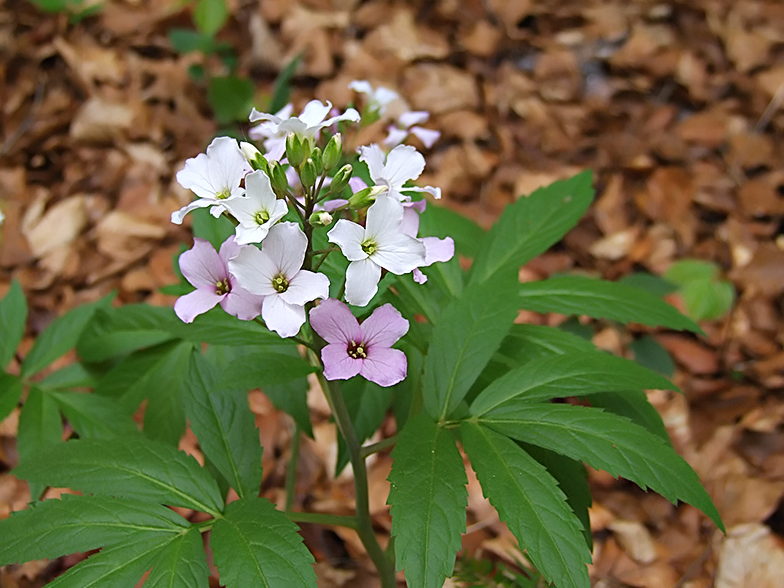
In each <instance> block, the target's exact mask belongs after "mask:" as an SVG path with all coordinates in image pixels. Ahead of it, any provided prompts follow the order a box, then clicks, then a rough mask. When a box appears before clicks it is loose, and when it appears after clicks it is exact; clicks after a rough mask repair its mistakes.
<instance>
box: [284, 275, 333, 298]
mask: <svg viewBox="0 0 784 588" xmlns="http://www.w3.org/2000/svg"><path fill="white" fill-rule="evenodd" d="M280 296H281V298H283V300H285V301H286V302H288V303H289V304H295V305H303V304H305V303H306V302H310V301H311V300H315V299H316V298H328V297H329V278H328V277H327V276H325V275H324V274H318V273H315V272H311V271H308V270H300V271H298V272H297V275H295V276H294V277H293V278H289V287H288V289H287V290H286V291H285V292H282V293H281V295H280Z"/></svg>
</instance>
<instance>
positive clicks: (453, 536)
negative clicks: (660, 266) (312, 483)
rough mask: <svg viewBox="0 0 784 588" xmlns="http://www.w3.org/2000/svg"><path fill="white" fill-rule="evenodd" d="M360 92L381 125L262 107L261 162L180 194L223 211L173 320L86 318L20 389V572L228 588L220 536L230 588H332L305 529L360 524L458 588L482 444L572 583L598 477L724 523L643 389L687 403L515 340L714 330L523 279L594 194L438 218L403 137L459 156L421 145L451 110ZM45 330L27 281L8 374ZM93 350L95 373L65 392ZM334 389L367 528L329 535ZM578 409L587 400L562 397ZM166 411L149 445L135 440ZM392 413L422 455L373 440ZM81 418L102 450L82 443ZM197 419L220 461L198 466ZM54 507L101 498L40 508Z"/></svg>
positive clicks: (197, 210)
mask: <svg viewBox="0 0 784 588" xmlns="http://www.w3.org/2000/svg"><path fill="white" fill-rule="evenodd" d="M352 87H353V88H354V89H355V90H356V91H357V92H359V93H361V94H362V95H363V96H364V97H365V98H363V99H364V101H365V105H364V108H363V109H362V115H360V113H359V112H358V111H357V110H355V109H354V108H348V109H347V110H346V111H344V112H338V111H334V109H333V108H332V105H331V104H330V103H322V102H319V101H316V100H314V101H312V102H309V103H308V104H307V105H306V106H305V107H304V109H303V110H302V111H301V112H300V114H298V115H296V116H295V115H294V114H293V113H294V108H293V106H292V105H288V106H286V107H285V108H283V109H282V110H281V111H279V112H277V113H275V114H268V113H263V112H259V111H257V110H255V109H254V110H253V112H252V113H251V115H250V120H251V122H252V123H254V126H253V127H252V128H251V131H250V137H251V138H252V139H253V140H255V141H257V145H254V144H251V143H249V142H243V143H238V142H237V141H236V140H235V139H233V138H230V137H217V138H215V139H214V140H213V141H212V142H211V143H210V145H209V146H208V147H207V148H206V152H205V153H202V154H199V155H197V156H196V157H195V158H193V159H189V160H188V161H187V162H186V163H185V166H184V168H183V169H182V170H180V171H179V172H178V173H177V181H178V182H179V183H180V184H181V185H182V186H184V187H185V188H187V189H190V190H191V191H192V192H193V193H194V194H195V196H196V198H195V199H194V200H193V201H192V202H190V203H188V204H187V205H186V206H184V207H183V208H181V209H180V210H178V211H175V212H174V213H173V214H172V222H174V223H177V224H179V223H182V222H183V220H184V218H185V217H186V215H188V214H189V213H193V215H194V217H195V218H194V221H193V224H194V231H195V233H196V238H195V239H194V244H193V247H192V248H191V249H189V250H187V251H184V252H183V253H182V254H181V255H180V256H179V260H178V268H179V270H180V271H181V276H182V282H181V283H180V284H179V285H177V286H173V287H172V290H171V291H177V292H179V293H180V294H181V296H180V297H179V299H178V300H177V302H176V303H175V305H174V310H173V312H172V310H171V309H166V308H159V307H151V306H147V305H127V306H123V307H117V308H113V307H112V306H111V300H110V299H105V300H103V301H99V302H98V303H95V304H93V305H91V306H89V307H87V306H85V307H80V308H77V309H75V310H74V311H72V312H71V313H68V314H66V315H65V316H63V317H61V318H60V319H58V321H55V323H54V324H53V325H52V326H51V327H50V329H49V330H47V331H45V332H44V333H43V334H42V335H41V336H40V337H39V338H38V340H37V341H36V344H35V346H34V347H33V349H32V350H31V351H30V352H29V353H28V354H27V355H26V357H24V360H23V361H22V362H21V369H20V373H19V374H13V375H12V374H9V373H6V374H3V375H2V378H3V379H2V384H3V387H2V392H1V393H0V394H2V396H0V416H5V414H7V413H8V412H9V411H10V410H11V408H13V407H14V406H16V405H17V403H18V402H19V401H20V398H21V397H22V396H23V394H24V391H25V390H26V401H25V403H24V407H23V410H22V416H21V418H20V424H19V455H20V463H19V465H18V467H17V468H16V469H15V470H14V473H15V474H16V475H17V476H19V477H20V478H23V479H25V480H27V481H28V482H29V483H30V485H31V492H32V494H33V502H32V504H31V505H30V508H29V509H27V510H24V511H21V512H17V513H14V514H13V515H12V516H11V517H10V518H8V519H7V520H4V521H1V522H0V536H2V537H3V541H2V543H0V564H13V563H16V562H21V561H25V560H29V559H39V558H54V557H59V556H62V555H64V554H68V553H73V552H85V551H91V550H95V549H100V551H99V552H98V553H95V554H94V555H91V556H90V557H89V558H87V559H86V560H84V561H83V562H81V563H79V564H78V565H76V566H74V567H73V568H71V569H70V570H68V571H67V572H66V573H64V574H63V575H62V576H60V577H58V578H57V579H55V580H54V581H53V582H52V583H51V584H50V586H56V587H59V588H64V587H74V588H76V587H78V588H84V587H85V586H133V585H136V583H137V582H138V581H139V580H140V578H142V576H143V575H144V574H148V575H147V576H146V580H145V584H144V585H145V586H153V587H157V586H167V587H183V588H186V587H187V588H205V587H207V586H208V576H209V569H208V567H207V563H206V559H205V554H204V540H208V541H209V545H210V548H211V551H212V553H213V555H214V561H215V565H216V567H217V569H218V572H219V574H220V581H221V583H222V584H223V585H224V586H227V587H229V588H233V587H237V588H239V587H242V588H246V587H248V586H272V587H278V586H285V587H286V588H293V587H295V586H307V587H314V586H316V577H315V574H314V571H313V568H312V564H313V556H312V555H311V554H310V553H309V551H308V550H307V548H306V547H305V546H304V544H303V542H302V540H301V537H300V536H299V535H298V533H297V530H298V528H297V525H296V523H297V522H310V523H317V524H324V525H344V526H347V527H350V528H352V529H355V530H356V531H357V533H358V535H359V537H360V539H361V541H362V543H363V545H364V546H365V549H366V550H367V553H368V556H369V557H370V559H371V560H372V561H373V563H374V564H375V566H376V568H377V570H378V574H379V578H380V581H381V584H382V586H384V587H385V588H388V587H392V586H395V585H396V580H395V573H396V571H402V572H403V574H404V576H405V580H406V582H407V584H408V585H409V586H410V587H427V588H430V587H435V588H437V587H439V586H442V585H443V583H444V581H445V579H446V578H447V577H449V576H450V575H451V574H452V572H453V568H454V565H455V557H456V554H457V552H458V551H459V550H460V546H461V534H462V533H463V532H464V531H465V529H466V504H467V490H466V482H467V479H466V471H465V467H466V464H465V462H464V457H463V455H462V454H461V451H460V449H459V448H462V450H463V452H464V454H465V455H467V457H468V460H470V463H471V467H473V469H474V471H475V472H476V475H477V477H478V479H479V481H480V483H481V485H482V489H483V492H484V494H485V495H486V496H487V498H489V499H490V501H491V503H492V504H493V505H494V506H495V508H496V509H497V510H498V513H499V516H500V517H501V519H502V520H503V521H504V522H505V523H506V524H507V525H508V527H509V529H510V530H511V532H512V533H513V534H514V535H515V537H516V538H517V540H518V542H519V544H520V548H521V549H524V550H525V552H526V555H527V557H528V559H529V560H530V562H531V563H532V564H533V565H534V566H535V567H536V569H537V570H538V573H539V574H541V576H542V577H543V578H544V579H545V580H547V581H548V582H551V583H552V584H553V585H554V586H557V587H559V588H588V587H589V586H590V581H589V576H588V570H587V567H586V563H588V562H590V560H591V534H590V526H589V520H588V508H589V506H590V504H591V496H590V492H589V488H588V485H587V482H586V469H585V466H584V464H588V465H590V466H591V467H594V468H598V469H604V470H606V471H608V472H610V473H611V474H612V475H614V476H623V477H625V478H627V479H629V480H631V481H633V482H635V483H637V484H638V485H639V486H640V487H642V488H643V489H647V488H650V489H652V490H654V491H656V492H658V493H660V494H662V495H663V496H665V497H666V498H668V499H669V500H671V501H673V502H678V501H683V502H688V503H690V504H692V505H694V506H696V507H697V508H699V509H700V510H702V511H703V512H704V513H705V514H706V515H707V516H708V517H710V518H711V519H712V520H713V521H714V522H715V523H716V525H718V526H719V527H720V528H721V520H720V518H719V514H718V513H717V511H716V509H715V508H714V506H713V504H712V502H711V500H710V498H709V497H708V495H707V493H706V492H705V490H704V489H703V488H702V486H701V485H700V483H699V480H698V478H697V476H696V474H695V473H694V471H693V470H692V469H691V468H690V467H689V465H688V464H687V463H686V462H685V461H684V460H683V459H682V458H681V457H679V456H678V455H677V453H676V452H675V451H674V450H673V448H672V446H671V445H670V442H669V440H668V438H667V434H666V432H665V431H664V428H663V426H662V422H661V419H660V418H659V417H658V415H657V413H656V411H655V410H654V409H653V408H652V407H651V405H650V404H648V402H647V399H646V396H645V394H644V392H643V391H644V390H645V389H650V388H664V389H671V390H674V389H675V387H674V386H673V385H672V383H671V382H670V381H669V380H667V379H666V378H664V377H663V376H661V375H659V374H657V373H655V372H652V371H650V370H648V369H646V368H645V367H643V366H641V365H639V364H636V363H634V362H632V361H629V360H627V359H624V358H621V357H616V356H614V355H611V354H608V353H605V352H603V351H600V350H598V349H596V348H595V347H594V346H593V345H592V344H591V343H590V342H588V341H585V340H583V339H581V338H579V337H577V336H574V335H571V334H569V333H567V332H565V331H562V330H559V329H557V328H551V327H545V326H538V325H530V324H518V323H517V322H516V320H515V319H516V318H517V316H518V311H519V310H520V309H528V310H532V311H538V312H556V313H561V314H565V315H588V316H591V317H596V318H604V319H609V320H613V321H618V322H621V323H625V322H635V323H641V324H643V325H648V326H651V327H663V328H669V329H687V330H691V331H695V332H698V333H699V332H700V329H699V327H698V326H697V325H696V324H695V323H694V322H692V321H691V320H690V319H688V318H686V317H684V316H683V315H681V314H679V313H678V312H677V311H676V310H675V309H674V308H673V307H672V306H669V305H668V304H666V303H665V302H663V301H662V300H661V299H659V298H657V297H655V296H653V295H651V294H648V293H646V292H644V291H641V290H637V289H635V288H634V287H631V286H628V285H624V284H617V283H612V282H607V281H604V280H600V279H592V278H588V277H584V276H576V275H563V276H558V277H553V278H550V279H547V280H543V281H539V282H529V283H525V284H521V283H519V281H518V277H517V276H518V269H519V268H520V266H521V265H523V264H525V263H527V262H528V261H530V260H531V259H532V258H534V257H535V256H536V255H538V254H540V253H542V252H544V251H545V250H547V249H548V248H549V247H550V246H551V245H553V244H554V243H556V242H557V241H558V240H560V239H561V237H562V236H563V235H564V234H565V233H566V232H567V231H568V230H569V229H570V228H571V227H573V226H574V225H575V224H576V223H577V222H578V221H579V219H580V218H581V217H582V216H583V215H584V214H585V212H586V210H587V208H588V206H589V205H590V203H591V200H592V197H593V190H592V187H591V183H592V178H591V174H590V173H587V172H586V173H581V174H579V175H577V176H575V177H573V178H571V179H568V180H564V181H559V182H555V183H554V184H552V185H551V186H549V187H546V188H542V189H540V190H537V191H536V192H534V193H533V194H531V195H530V196H524V197H521V198H519V199H518V200H517V201H516V202H515V203H514V204H511V205H510V206H509V207H508V208H507V209H506V210H505V211H504V213H503V214H502V215H501V217H500V219H499V220H498V222H497V223H496V224H495V225H494V226H493V227H492V228H491V229H490V230H489V231H484V230H482V229H481V228H479V227H478V226H477V225H476V224H474V223H473V222H472V221H471V220H469V219H466V218H463V217H461V216H459V215H457V214H455V213H453V212H450V211H449V210H447V209H445V208H443V207H440V206H438V205H434V204H433V203H432V202H431V200H437V199H439V198H440V197H441V191H440V189H439V188H435V187H430V186H425V187H420V186H418V185H416V184H414V182H415V181H417V179H418V178H419V177H420V176H421V174H422V173H423V171H424V168H425V157H424V156H423V154H422V153H420V152H419V151H418V150H417V149H415V148H414V147H413V146H411V145H407V144H404V143H403V141H405V140H406V139H407V138H408V137H409V136H413V137H415V138H416V140H418V141H419V142H420V143H421V144H424V145H425V146H426V148H427V147H430V146H431V145H432V144H433V141H435V140H436V139H437V138H438V135H437V133H436V132H435V131H431V130H428V129H426V128H425V127H421V126H419V125H421V124H423V123H424V122H425V121H426V120H427V113H422V112H411V111H409V110H408V109H407V107H406V106H405V104H404V103H403V102H402V100H401V99H400V97H399V96H398V95H397V94H395V93H394V92H392V91H391V90H388V89H384V88H376V89H374V88H373V87H372V86H370V85H369V84H368V83H367V82H355V83H353V84H352ZM378 119H384V120H386V121H387V123H388V135H387V137H386V139H385V140H384V141H383V142H382V143H381V144H371V145H354V144H353V141H354V140H355V137H356V136H357V135H356V132H355V131H356V127H357V125H359V124H363V122H368V121H376V120H378ZM456 253H457V254H459V255H460V256H461V257H462V258H463V259H462V260H458V258H457V256H456V255H455V254H456ZM461 261H462V262H465V263H461ZM469 261H470V263H469ZM465 267H469V269H467V270H465V269H464V268H465ZM218 307H219V308H218ZM25 314H26V304H25V301H24V296H23V295H22V293H21V289H20V288H19V287H18V285H15V286H14V287H13V288H12V289H11V292H10V293H9V294H8V296H7V297H6V298H5V299H4V300H3V301H2V302H1V303H0V325H2V328H3V336H2V343H0V361H2V367H3V368H5V367H6V366H8V364H9V363H10V362H11V360H12V358H13V357H14V355H15V353H16V347H17V345H18V343H19V341H20V339H21V336H22V333H23V332H24V324H25ZM70 347H75V348H76V352H77V355H78V357H79V361H78V362H77V363H75V364H73V365H72V366H69V367H67V368H64V369H62V370H59V371H56V372H54V373H52V374H50V375H48V376H46V377H45V378H43V379H42V378H40V377H39V376H38V374H39V373H40V372H41V370H43V369H44V368H45V367H46V366H47V365H49V363H51V361H53V360H54V359H56V358H57V357H59V356H60V355H62V354H63V353H64V352H65V351H67V350H68V349H69V348H70ZM311 374H315V377H316V379H317V380H318V382H319V385H320V388H321V391H322V392H323V394H324V395H325V396H326V400H327V402H328V404H329V406H330V408H331V410H332V416H333V418H334V420H335V423H336V425H337V428H338V430H339V432H340V438H339V447H338V470H340V469H342V468H343V467H344V466H345V465H346V464H347V463H350V464H351V465H352V467H353V475H354V484H355V493H356V506H355V514H354V515H353V516H337V515H329V514H323V513H312V512H305V511H303V508H302V505H301V504H299V503H298V500H297V494H296V492H295V489H296V470H297V467H296V466H297V459H298V458H297V456H298V453H297V451H298V450H297V448H298V446H299V437H300V435H310V434H312V432H311V425H310V420H309V415H308V410H307V404H306V399H305V395H306V392H307V390H308V386H309V384H308V380H307V378H308V376H309V375H311ZM254 388H261V389H262V390H263V391H264V393H265V394H267V395H268V396H269V397H270V399H271V400H272V402H273V403H274V404H275V405H276V406H277V407H278V408H280V409H282V410H284V411H286V412H287V413H289V414H290V415H291V417H292V418H293V422H294V423H295V425H294V437H293V441H292V452H291V458H290V461H289V464H288V479H287V484H286V488H287V493H286V500H285V503H284V504H279V505H274V504H272V503H271V502H269V501H268V500H266V499H264V498H260V497H259V494H260V490H261V479H262V470H261V455H262V447H261V446H260V444H259V435H258V432H257V431H256V428H255V425H254V418H253V415H252V413H251V412H250V409H249V406H248V400H247V392H248V391H249V390H251V389H254ZM86 389H89V390H91V391H92V392H91V393H89V394H85V393H84V392H85V390H86ZM569 398H576V399H579V402H567V403H564V402H553V401H554V400H557V399H569ZM142 402H145V403H146V404H145V410H144V417H143V427H142V428H141V430H140V429H139V427H138V426H137V425H136V424H135V422H134V421H133V420H132V418H131V417H132V415H134V414H135V413H137V410H138V408H139V406H140V405H141V403H142ZM390 410H391V412H392V413H393V414H394V418H395V422H396V426H397V434H396V435H395V436H393V437H389V438H386V439H382V440H381V441H378V442H375V443H370V444H364V443H365V442H366V440H367V439H369V438H370V437H372V436H373V435H374V433H375V432H376V430H377V429H378V428H379V427H380V426H381V424H382V422H383V421H384V420H385V418H387V414H388V412H389V411H390ZM61 414H62V415H63V416H65V418H66V419H67V420H68V422H69V423H70V425H71V427H72V428H73V430H74V432H75V434H74V437H75V438H74V439H72V440H69V441H67V442H61V438H62V431H63V429H62V418H61ZM186 420H187V422H189V423H190V427H191V429H192V431H193V432H194V433H195V435H196V437H197V439H198V441H199V447H200V449H201V452H202V453H203V456H204V460H203V463H199V462H197V461H196V460H195V459H193V458H192V457H190V456H188V455H186V454H184V453H182V452H179V451H178V450H177V445H178V441H179V439H180V437H181V435H182V434H183V433H184V431H185V429H186ZM390 447H394V448H393V449H392V457H393V466H392V472H391V474H390V476H389V482H390V493H389V500H388V503H389V505H390V507H391V518H392V531H391V537H390V538H389V540H388V542H387V543H386V544H385V545H382V542H381V541H379V539H378V537H377V534H376V529H374V528H373V524H372V520H371V517H370V513H369V509H368V508H369V507H368V504H369V502H368V501H369V497H368V479H367V468H366V459H367V457H368V456H369V455H371V454H373V453H375V452H378V451H384V450H386V449H388V448H390ZM48 486H54V487H67V488H71V489H73V490H74V491H78V492H80V494H79V495H73V496H72V495H64V496H62V497H61V498H60V499H49V500H43V501H38V500H36V499H37V498H39V497H40V496H41V495H42V493H43V491H44V490H45V489H46V488H47V487H48ZM229 489H232V490H233V492H232V493H229ZM229 497H231V498H229ZM169 507H178V509H177V510H172V509H171V508H169Z"/></svg>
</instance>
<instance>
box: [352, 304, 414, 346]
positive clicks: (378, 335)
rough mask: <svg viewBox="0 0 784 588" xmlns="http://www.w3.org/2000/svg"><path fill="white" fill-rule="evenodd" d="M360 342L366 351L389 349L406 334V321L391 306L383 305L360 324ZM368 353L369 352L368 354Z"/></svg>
mask: <svg viewBox="0 0 784 588" xmlns="http://www.w3.org/2000/svg"><path fill="white" fill-rule="evenodd" d="M361 328H362V341H364V342H365V343H366V344H367V346H368V349H373V350H374V351H375V350H376V348H377V347H391V346H392V345H393V344H394V343H396V342H397V340H398V339H400V338H401V337H402V336H403V335H405V334H406V333H407V332H408V321H407V320H406V319H404V318H403V315H401V314H400V311H399V310H398V309H396V308H395V307H394V306H392V305H391V304H388V303H387V304H384V305H383V306H379V307H378V308H377V309H376V310H374V311H373V314H371V315H370V316H369V317H368V318H366V319H365V320H364V322H363V323H362V327H361ZM368 353H369V352H368Z"/></svg>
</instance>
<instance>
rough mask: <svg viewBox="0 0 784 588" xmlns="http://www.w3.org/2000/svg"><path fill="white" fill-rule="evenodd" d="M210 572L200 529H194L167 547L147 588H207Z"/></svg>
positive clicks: (154, 567)
mask: <svg viewBox="0 0 784 588" xmlns="http://www.w3.org/2000/svg"><path fill="white" fill-rule="evenodd" d="M209 576H210V569H209V567H207V560H206V558H205V555H204V542H203V541H202V539H201V533H200V532H199V529H197V528H195V527H193V528H191V529H189V530H188V531H187V532H186V533H185V534H183V535H180V536H179V537H178V538H177V539H175V540H174V541H172V542H171V543H169V544H168V545H166V547H165V548H164V549H162V550H161V552H160V554H159V555H158V559H156V560H155V563H154V564H153V566H152V571H151V572H150V575H149V576H148V577H147V580H146V581H145V582H144V586H145V588H207V587H208V586H209V584H210V583H209Z"/></svg>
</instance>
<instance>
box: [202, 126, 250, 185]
mask: <svg viewBox="0 0 784 588" xmlns="http://www.w3.org/2000/svg"><path fill="white" fill-rule="evenodd" d="M207 157H208V158H209V160H210V166H209V167H208V168H207V169H208V172H209V175H210V181H211V183H212V185H213V187H214V188H216V192H220V191H221V190H229V191H230V192H231V191H232V189H233V188H237V187H239V185H240V182H242V178H244V177H245V175H246V174H248V173H249V172H251V171H253V168H252V167H251V166H250V164H249V163H248V160H247V159H245V156H244V155H243V154H242V149H240V146H239V144H238V143H237V140H236V139H234V138H232V137H216V138H215V139H213V140H212V143H210V145H209V147H207Z"/></svg>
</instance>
